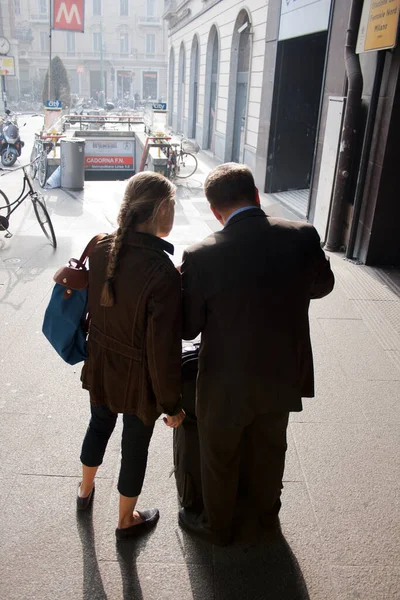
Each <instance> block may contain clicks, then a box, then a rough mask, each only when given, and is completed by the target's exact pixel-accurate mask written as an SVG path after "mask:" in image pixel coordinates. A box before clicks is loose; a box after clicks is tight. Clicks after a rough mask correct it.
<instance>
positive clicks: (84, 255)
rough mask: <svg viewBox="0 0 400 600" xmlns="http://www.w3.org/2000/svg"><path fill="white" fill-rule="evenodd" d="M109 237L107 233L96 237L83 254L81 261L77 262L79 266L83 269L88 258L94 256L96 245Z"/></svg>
mask: <svg viewBox="0 0 400 600" xmlns="http://www.w3.org/2000/svg"><path fill="white" fill-rule="evenodd" d="M107 235H108V234H107V233H99V234H98V235H95V236H94V238H92V239H91V240H90V242H89V243H88V245H87V246H86V248H85V249H84V251H83V252H82V256H81V257H80V259H79V261H77V264H79V265H80V266H82V267H83V266H84V265H85V262H86V261H87V259H88V257H89V256H90V255H91V254H92V252H93V250H94V249H95V247H96V245H97V244H98V243H99V242H100V241H101V240H102V239H103V238H105V237H107Z"/></svg>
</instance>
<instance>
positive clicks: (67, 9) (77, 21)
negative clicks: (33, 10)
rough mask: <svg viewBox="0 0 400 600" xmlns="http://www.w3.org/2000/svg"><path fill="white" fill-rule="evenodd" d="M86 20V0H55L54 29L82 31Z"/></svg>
mask: <svg viewBox="0 0 400 600" xmlns="http://www.w3.org/2000/svg"><path fill="white" fill-rule="evenodd" d="M84 20H85V0H54V4H53V29H61V30H64V31H81V32H82V33H83V26H84Z"/></svg>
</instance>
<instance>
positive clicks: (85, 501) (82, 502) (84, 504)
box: [76, 482, 94, 510]
mask: <svg viewBox="0 0 400 600" xmlns="http://www.w3.org/2000/svg"><path fill="white" fill-rule="evenodd" d="M80 487H81V482H80V483H79V484H78V493H77V496H76V508H77V510H86V509H87V508H89V506H90V504H91V503H92V501H93V496H94V486H93V488H92V491H91V492H90V494H89V496H86V498H81V497H80V495H79V488H80Z"/></svg>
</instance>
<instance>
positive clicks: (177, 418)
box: [163, 410, 186, 428]
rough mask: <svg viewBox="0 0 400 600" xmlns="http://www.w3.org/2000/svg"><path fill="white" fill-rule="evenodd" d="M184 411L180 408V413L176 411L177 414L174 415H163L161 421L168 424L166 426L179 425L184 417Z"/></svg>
mask: <svg viewBox="0 0 400 600" xmlns="http://www.w3.org/2000/svg"><path fill="white" fill-rule="evenodd" d="M185 416H186V415H185V411H184V410H181V412H180V413H178V414H177V415H174V416H173V417H170V416H168V415H167V416H166V417H164V419H163V421H164V423H165V424H166V425H168V427H174V428H175V427H179V425H180V424H181V423H182V421H183V419H184V418H185Z"/></svg>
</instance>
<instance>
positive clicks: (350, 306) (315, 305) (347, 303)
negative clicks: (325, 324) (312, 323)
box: [310, 282, 362, 319]
mask: <svg viewBox="0 0 400 600" xmlns="http://www.w3.org/2000/svg"><path fill="white" fill-rule="evenodd" d="M310 316H311V318H324V319H361V318H362V316H361V313H360V311H359V309H358V308H357V305H356V304H355V302H354V301H352V300H349V299H348V298H347V296H346V294H345V292H344V290H343V288H342V287H341V285H340V284H338V282H336V285H335V287H334V288H333V290H332V292H331V293H330V294H329V295H328V296H325V298H321V299H318V300H311V303H310Z"/></svg>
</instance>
